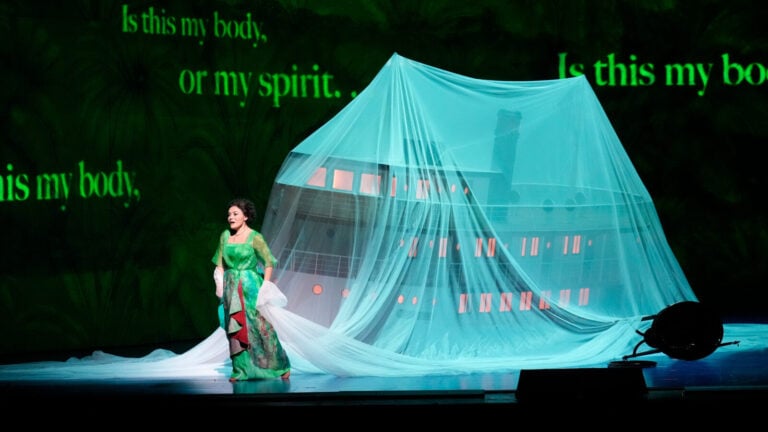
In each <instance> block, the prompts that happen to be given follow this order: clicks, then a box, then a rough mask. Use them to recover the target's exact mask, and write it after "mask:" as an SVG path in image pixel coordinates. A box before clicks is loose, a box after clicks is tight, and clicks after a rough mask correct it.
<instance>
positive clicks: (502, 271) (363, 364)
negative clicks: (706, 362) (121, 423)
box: [0, 55, 765, 379]
mask: <svg viewBox="0 0 768 432" xmlns="http://www.w3.org/2000/svg"><path fill="white" fill-rule="evenodd" d="M261 232H262V233H263V234H264V236H265V238H266V239H267V240H268V241H269V243H270V246H271V247H272V249H273V253H274V254H275V255H276V256H277V257H278V259H279V263H278V266H277V268H276V269H275V272H274V275H275V283H274V284H271V283H267V284H265V285H264V286H263V287H262V290H261V292H260V294H259V303H260V306H259V307H260V310H261V312H262V313H264V314H265V315H266V316H267V317H268V318H269V319H270V320H271V321H272V323H273V324H274V326H275V328H276V330H277V332H278V336H279V337H280V339H281V341H282V342H283V345H284V347H285V348H286V350H287V351H288V353H289V356H290V358H291V364H292V366H293V372H294V374H300V373H325V374H334V375H341V376H362V375H373V376H409V375H427V374H459V373H483V372H504V371H515V370H520V369H525V368H556V367H577V366H591V365H605V364H606V362H610V361H613V360H620V359H622V358H623V356H626V355H628V354H631V353H632V352H633V349H634V348H635V347H636V346H637V344H638V343H640V342H642V335H641V334H640V333H639V332H643V331H645V330H647V329H648V327H649V325H650V324H651V321H649V320H647V319H644V318H647V317H650V316H653V315H654V314H657V313H659V312H660V311H662V310H663V309H665V308H667V307H668V306H670V305H673V304H676V303H678V302H683V301H696V297H695V295H694V293H693V292H692V290H691V287H690V286H689V284H688V282H687V280H686V277H685V275H684V274H683V271H682V270H681V268H680V266H679V265H678V262H677V261H676V259H675V256H674V255H673V253H672V251H671V249H670V247H669V245H668V244H667V242H666V239H665V235H664V232H663V230H662V226H661V224H660V222H659V219H658V216H657V214H656V211H655V208H654V204H653V200H652V199H651V197H650V196H649V193H648V191H647V190H646V188H645V187H644V185H643V183H642V181H641V180H640V178H639V177H638V175H637V172H636V171H635V169H634V167H633V166H632V163H631V161H630V160H629V158H628V156H627V154H626V153H625V151H624V149H623V147H622V144H621V142H620V141H619V138H618V137H617V134H616V133H615V131H614V130H613V128H612V126H611V123H610V121H609V119H608V118H607V116H606V114H605V112H604V111H603V109H602V108H601V105H600V103H599V101H598V100H597V98H596V96H595V94H594V92H593V90H592V89H591V87H590V85H589V83H588V81H587V80H586V79H585V78H584V77H576V78H569V79H560V80H548V81H530V82H505V81H487V80H480V79H474V78H469V77H466V76H461V75H457V74H455V73H450V72H447V71H444V70H440V69H437V68H435V67H431V66H427V65H424V64H421V63H418V62H415V61H412V60H409V59H407V58H403V57H401V56H399V55H394V56H392V57H391V58H390V60H389V61H388V62H387V63H386V65H385V66H384V67H383V68H382V69H381V71H380V72H379V73H378V75H377V76H376V77H375V78H374V79H373V81H372V82H371V83H370V85H369V86H368V87H367V88H365V89H364V90H363V91H362V92H361V93H360V94H359V95H358V96H357V97H356V98H355V99H353V100H352V102H351V103H349V104H348V105H347V106H346V107H345V108H344V109H343V110H342V111H341V112H339V114H338V115H336V116H335V117H334V118H332V119H331V120H330V121H329V122H328V123H327V124H325V125H323V126H322V127H320V128H319V129H318V130H316V131H315V132H314V133H313V134H312V135H310V136H309V137H308V138H306V139H305V140H304V141H303V142H301V143H299V145H297V146H296V147H295V148H294V149H293V151H291V152H290V154H289V155H288V156H287V158H286V159H285V162H284V164H283V166H282V167H281V169H280V171H279V173H278V175H277V177H276V179H275V181H274V187H273V190H272V194H271V197H270V200H269V202H268V208H267V209H266V214H265V215H264V224H263V226H262V227H261ZM211 284H212V286H213V281H211ZM733 331H736V332H738V333H739V334H738V335H734V334H733V333H731V332H733ZM764 334H765V330H764V329H762V328H759V327H752V326H746V327H745V326H735V325H730V326H726V339H733V338H734V337H738V338H739V340H740V341H741V349H743V348H745V347H747V346H748V345H749V344H750V343H751V344H752V345H754V346H755V347H758V348H759V347H761V346H764V342H760V341H761V340H764V338H763V336H761V335H764ZM722 349H724V350H730V349H733V347H724V348H722ZM228 362H229V359H228V353H227V343H226V338H225V337H224V334H223V331H222V330H221V329H216V330H215V331H214V332H213V333H212V334H211V335H210V337H208V338H207V339H206V340H205V341H203V342H201V343H200V344H199V345H198V346H196V347H194V348H193V349H191V350H190V351H188V352H185V353H183V354H180V355H175V354H173V353H170V352H167V351H162V350H159V351H158V352H155V353H153V355H150V356H147V357H145V358H141V359H121V358H116V357H114V356H109V355H105V354H104V353H101V352H97V353H95V354H94V356H92V357H89V358H83V359H71V360H70V361H68V362H66V363H64V364H61V363H56V362H50V363H44V364H40V363H38V364H31V365H12V366H7V367H5V368H2V369H0V377H2V378H5V379H8V378H9V377H14V376H15V377H22V376H24V377H26V378H35V377H40V378H51V376H52V375H53V376H66V377H68V378H70V377H71V378H94V377H103V376H106V377H111V378H113V377H135V376H166V377H167V376H206V375H214V376H224V377H226V376H227V375H228V373H229V364H228ZM48 366H52V367H48ZM25 371H26V372H25ZM45 371H48V372H50V371H53V372H51V373H45ZM56 374H58V375H56ZM292 376H295V375H292Z"/></svg>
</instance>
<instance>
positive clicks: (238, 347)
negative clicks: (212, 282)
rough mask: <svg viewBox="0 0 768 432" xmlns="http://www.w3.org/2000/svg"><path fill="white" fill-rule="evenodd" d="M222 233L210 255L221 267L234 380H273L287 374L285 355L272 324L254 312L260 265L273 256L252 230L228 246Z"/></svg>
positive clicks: (223, 298)
mask: <svg viewBox="0 0 768 432" xmlns="http://www.w3.org/2000/svg"><path fill="white" fill-rule="evenodd" d="M229 237H230V232H229V230H224V232H223V233H222V234H221V236H220V238H219V246H218V248H217V249H216V252H215V253H214V256H213V259H212V261H213V263H214V265H221V266H223V267H224V294H223V296H222V306H223V310H224V314H223V315H224V316H223V322H222V326H223V327H224V330H225V331H226V332H227V339H228V340H229V355H230V357H231V359H232V375H231V377H230V379H233V380H248V379H263V378H276V377H279V376H281V375H283V374H285V373H286V372H288V371H290V368H291V365H290V361H289V360H288V355H287V354H286V352H285V350H284V349H283V346H282V344H281V343H280V341H279V340H278V338H277V333H276V332H275V329H274V328H273V327H272V324H271V323H270V322H269V321H267V320H266V318H264V316H262V314H261V313H259V311H258V310H257V309H256V300H257V297H258V295H259V288H260V287H261V284H262V282H263V280H264V279H263V277H262V273H261V272H260V268H261V266H264V265H265V264H267V263H269V264H270V265H272V266H274V264H275V263H276V261H277V260H276V259H275V257H274V256H273V255H272V252H271V251H270V250H269V247H268V246H267V243H266V242H265V241H264V237H263V236H262V235H261V234H260V233H259V232H257V231H255V230H254V231H252V232H251V234H250V235H249V236H248V240H247V241H246V242H245V243H242V244H240V243H229V242H228V240H229Z"/></svg>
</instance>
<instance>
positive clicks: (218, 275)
mask: <svg viewBox="0 0 768 432" xmlns="http://www.w3.org/2000/svg"><path fill="white" fill-rule="evenodd" d="M213 281H214V282H215V283H216V297H218V298H221V297H222V296H223V295H224V271H223V270H222V269H221V267H216V268H215V269H214V270H213Z"/></svg>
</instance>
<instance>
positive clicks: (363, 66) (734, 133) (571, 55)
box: [0, 0, 768, 360]
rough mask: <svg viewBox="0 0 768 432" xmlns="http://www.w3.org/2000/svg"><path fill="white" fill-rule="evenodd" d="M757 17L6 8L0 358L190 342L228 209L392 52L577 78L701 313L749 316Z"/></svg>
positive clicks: (600, 8) (368, 5)
mask: <svg viewBox="0 0 768 432" xmlns="http://www.w3.org/2000/svg"><path fill="white" fill-rule="evenodd" d="M48 3H49V4H48ZM762 9H763V8H760V7H758V4H757V2H754V3H753V2H745V1H735V2H733V1H730V2H716V1H704V2H692V1H679V2H676V1H661V0H659V1H646V2H632V1H600V2H587V1H542V2H527V1H501V0H479V1H473V2H467V1H457V0H441V1H423V2H419V1H416V2H409V1H394V0H393V1H362V0H360V1H356V0H349V1H332V0H328V1H288V0H285V1H237V0H231V1H225V0H221V1H212V0H211V1H202V0H193V1H180V0H176V1H88V0H79V1H70V2H23V1H7V0H3V1H2V2H0V35H2V37H0V58H2V65H3V66H2V69H0V73H1V74H2V75H0V99H1V100H2V103H3V107H4V109H3V112H2V117H1V120H0V122H1V123H0V124H1V127H0V146H1V147H0V148H2V150H1V151H0V218H1V219H0V220H1V222H0V245H2V246H0V250H2V258H0V298H2V301H1V302H0V329H1V330H2V333H0V355H2V356H3V358H6V359H9V360H15V359H17V358H18V357H19V356H23V355H35V354H36V353H37V354H40V355H43V354H45V353H50V352H52V351H57V350H84V351H88V350H92V349H107V350H108V349H109V348H111V347H120V346H131V345H148V344H162V343H167V342H171V341H179V340H196V339H199V338H202V337H204V336H207V335H208V334H210V332H211V331H212V329H214V328H215V326H216V325H217V323H218V321H217V320H218V317H217V312H216V305H217V299H216V297H215V296H214V285H213V280H212V276H211V273H212V267H211V264H210V258H211V256H212V253H213V248H214V247H215V242H216V240H217V238H218V234H219V233H220V232H221V230H222V229H223V228H224V227H225V225H224V223H225V215H226V208H225V206H226V203H227V202H228V201H229V199H231V198H233V197H235V196H246V197H249V198H251V199H253V200H254V201H255V202H256V204H257V205H258V206H259V207H260V210H262V211H263V209H264V207H265V206H266V203H267V201H268V199H269V192H270V190H271V186H272V182H273V181H274V178H275V175H276V173H277V171H278V169H279V168H280V166H281V164H282V162H283V160H284V158H285V157H286V155H287V153H288V152H289V151H290V150H291V149H292V148H293V147H294V146H296V145H297V144H298V143H299V142H300V141H301V140H302V139H304V138H305V137H307V136H308V135H309V134H311V133H312V132H313V131H314V130H316V129H317V128H318V127H320V126H321V125H323V124H324V123H325V122H326V121H328V120H329V119H330V118H332V117H333V116H334V115H335V114H336V113H338V112H339V111H340V110H341V109H342V108H344V107H345V106H346V104H347V103H349V102H350V101H351V100H352V99H353V98H355V97H356V95H357V93H358V92H359V91H361V90H363V89H364V88H365V87H366V86H367V85H368V83H369V82H370V80H371V79H372V78H373V77H374V76H375V74H376V73H377V72H378V71H379V70H380V69H381V67H382V66H383V65H384V63H385V62H386V61H387V60H388V59H389V58H390V57H391V56H392V54H393V53H399V54H401V55H403V56H406V57H408V58H411V59H414V60H417V61H419V62H423V63H426V64H429V65H433V66H436V67H438V68H441V69H446V70H449V71H452V72H455V73H459V74H463V75H467V76H471V77H476V78H482V79H494V80H502V81H516V80H538V79H554V78H562V77H570V76H576V75H586V77H587V78H588V80H589V82H590V83H591V84H592V86H593V87H594V89H595V92H596V94H597V96H598V98H599V99H600V101H601V103H602V105H603V107H604V108H605V111H606V112H607V114H608V117H609V118H610V119H611V121H612V123H613V124H614V127H615V129H616V131H617V133H618V135H619V137H620V138H621V140H622V143H623V144H624V146H625V148H626V149H627V152H628V154H629V156H630V158H631V159H632V161H633V163H634V164H635V166H636V168H637V171H638V173H639V174H640V177H641V178H642V179H643V181H644V182H645V184H646V186H647V187H648V189H649V191H650V192H651V195H652V196H653V197H654V200H655V204H656V206H657V209H658V212H659V215H660V217H661V221H662V224H663V225H664V228H665V231H666V235H667V238H668V240H669V243H670V245H671V246H672V248H673V250H674V251H675V254H676V256H677V258H678V260H679V261H680V264H681V265H682V267H683V269H684V271H685V272H686V276H687V277H688V279H689V281H690V283H691V286H692V287H693V289H694V291H695V292H696V294H697V296H698V297H699V299H700V300H701V301H702V302H706V303H709V304H710V305H711V306H713V307H715V308H716V309H718V310H719V311H720V312H721V313H723V314H724V315H728V316H734V317H750V318H755V317H760V318H764V317H766V316H767V315H768V307H766V306H765V301H766V297H767V296H766V295H765V289H764V280H765V278H766V268H768V263H767V262H766V257H768V250H766V249H767V245H768V231H766V227H767V226H768V225H767V224H766V215H765V212H764V210H763V207H764V206H763V200H764V196H765V186H766V174H765V169H764V168H763V167H762V164H763V163H762V153H763V149H762V145H763V144H764V143H765V139H766V136H767V135H768V131H767V129H768V125H767V124H766V122H765V118H766V115H767V114H768V112H767V108H768V106H767V104H766V95H767V93H766V87H767V86H768V49H767V48H768V33H766V32H765V30H764V29H765V21H766V20H765V16H764V14H763V15H762V16H761V14H760V13H758V12H757V11H758V10H762ZM259 225H260V221H256V223H255V224H254V227H257V228H258V227H259Z"/></svg>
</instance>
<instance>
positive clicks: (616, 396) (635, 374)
mask: <svg viewBox="0 0 768 432" xmlns="http://www.w3.org/2000/svg"><path fill="white" fill-rule="evenodd" d="M647 394H648V388H647V387H646V385H645V377H644V376H643V371H642V369H641V368H605V369H602V368H575V369H527V370H526V369H523V370H521V371H520V379H519V380H518V383H517V389H516V390H515V397H516V399H517V400H518V402H521V403H526V402H551V401H558V402H559V401H572V402H590V401H599V402H606V401H609V402H618V401H628V400H642V399H644V398H645V397H646V395H647Z"/></svg>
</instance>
